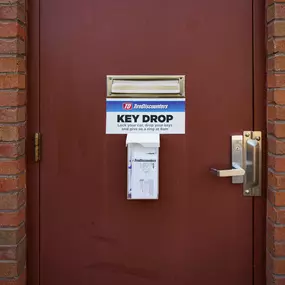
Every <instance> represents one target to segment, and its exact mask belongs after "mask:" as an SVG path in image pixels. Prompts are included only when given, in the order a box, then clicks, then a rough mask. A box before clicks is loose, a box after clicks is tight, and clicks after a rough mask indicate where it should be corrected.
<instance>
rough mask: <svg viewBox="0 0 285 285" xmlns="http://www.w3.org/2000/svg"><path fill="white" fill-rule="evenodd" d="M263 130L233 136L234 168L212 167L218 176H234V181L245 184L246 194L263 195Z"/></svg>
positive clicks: (244, 192) (244, 191)
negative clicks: (220, 168)
mask: <svg viewBox="0 0 285 285" xmlns="http://www.w3.org/2000/svg"><path fill="white" fill-rule="evenodd" d="M261 149H262V144H261V132H244V133H243V136H232V167H233V169H225V170H218V169H216V168H211V172H213V173H214V174H215V175H216V176H218V177H232V183H234V184H243V194H244V195H245V196H261V185H262V183H261V181H262V179H261V173H262V167H261V157H262V151H261Z"/></svg>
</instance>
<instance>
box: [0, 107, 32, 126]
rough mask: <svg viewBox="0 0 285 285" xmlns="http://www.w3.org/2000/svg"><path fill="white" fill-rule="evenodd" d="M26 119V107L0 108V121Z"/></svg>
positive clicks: (14, 121)
mask: <svg viewBox="0 0 285 285" xmlns="http://www.w3.org/2000/svg"><path fill="white" fill-rule="evenodd" d="M25 119H26V107H21V108H3V109H1V108H0V123H17V122H23V121H25Z"/></svg>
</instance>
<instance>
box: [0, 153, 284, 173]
mask: <svg viewBox="0 0 285 285" xmlns="http://www.w3.org/2000/svg"><path fill="white" fill-rule="evenodd" d="M267 162H268V167H270V168H272V169H274V170H275V171H277V172H285V156H276V155H268V160H267ZM0 168H1V161H0ZM0 173H1V171H0Z"/></svg>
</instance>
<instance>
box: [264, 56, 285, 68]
mask: <svg viewBox="0 0 285 285" xmlns="http://www.w3.org/2000/svg"><path fill="white" fill-rule="evenodd" d="M267 70H270V71H282V70H285V56H281V55H276V56H272V57H270V58H268V60H267Z"/></svg>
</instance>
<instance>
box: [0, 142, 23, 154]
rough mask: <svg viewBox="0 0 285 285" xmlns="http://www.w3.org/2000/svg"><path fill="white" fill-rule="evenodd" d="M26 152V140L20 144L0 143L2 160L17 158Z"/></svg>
mask: <svg viewBox="0 0 285 285" xmlns="http://www.w3.org/2000/svg"><path fill="white" fill-rule="evenodd" d="M24 152H25V140H21V141H18V142H9V143H0V158H1V157H4V158H9V157H10V158H16V157H18V156H22V155H23V154H24Z"/></svg>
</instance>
